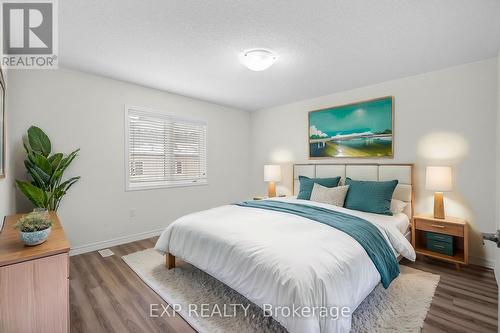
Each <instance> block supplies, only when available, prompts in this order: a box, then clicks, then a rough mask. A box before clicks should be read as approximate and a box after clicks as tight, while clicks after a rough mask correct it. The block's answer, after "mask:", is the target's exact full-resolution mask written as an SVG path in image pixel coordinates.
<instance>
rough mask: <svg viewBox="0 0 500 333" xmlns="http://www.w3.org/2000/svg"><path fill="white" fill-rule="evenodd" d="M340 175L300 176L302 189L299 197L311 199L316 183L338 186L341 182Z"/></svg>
mask: <svg viewBox="0 0 500 333" xmlns="http://www.w3.org/2000/svg"><path fill="white" fill-rule="evenodd" d="M339 181H340V177H334V178H309V177H306V176H299V182H300V190H299V194H298V195H297V199H303V200H309V199H311V193H312V190H313V186H314V183H317V184H320V185H323V186H325V187H336V186H337V185H338V184H339Z"/></svg>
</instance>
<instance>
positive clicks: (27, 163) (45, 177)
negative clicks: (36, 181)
mask: <svg viewBox="0 0 500 333" xmlns="http://www.w3.org/2000/svg"><path fill="white" fill-rule="evenodd" d="M24 166H25V167H26V169H28V170H31V171H32V172H36V173H37V174H38V176H39V177H40V178H41V180H42V181H43V182H44V183H45V185H46V186H50V179H51V176H50V175H49V174H47V173H46V172H45V171H43V170H42V169H40V168H39V167H38V166H37V165H35V164H34V163H33V162H31V161H30V160H29V159H27V160H24Z"/></svg>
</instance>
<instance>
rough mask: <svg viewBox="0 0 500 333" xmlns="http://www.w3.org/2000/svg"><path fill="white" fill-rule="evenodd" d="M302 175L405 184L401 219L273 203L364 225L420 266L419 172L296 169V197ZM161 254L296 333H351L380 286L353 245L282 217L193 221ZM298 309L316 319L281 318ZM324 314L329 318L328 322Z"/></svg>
mask: <svg viewBox="0 0 500 333" xmlns="http://www.w3.org/2000/svg"><path fill="white" fill-rule="evenodd" d="M300 175H305V176H309V177H333V176H341V177H343V179H345V177H350V178H352V179H359V180H392V179H398V181H399V184H398V186H397V187H396V190H395V191H394V195H393V198H397V199H399V200H402V201H405V202H407V203H408V206H407V209H406V210H405V211H404V212H403V213H401V214H398V215H395V216H387V215H378V214H372V213H365V212H360V211H354V210H349V209H346V208H342V207H336V206H333V205H329V204H322V203H316V202H312V201H306V200H298V199H296V198H294V197H288V198H274V199H271V200H269V201H271V202H274V204H276V202H280V203H281V204H294V205H302V206H303V207H311V209H326V210H328V211H331V212H335V214H347V215H349V216H352V217H353V218H354V217H357V218H361V219H363V220H365V221H368V222H369V224H370V225H373V226H375V227H376V229H377V230H378V231H380V234H382V235H383V238H384V240H385V242H386V245H388V246H389V247H390V249H391V254H389V256H390V255H394V257H398V256H402V257H406V258H408V259H410V260H414V259H415V252H414V250H413V248H412V246H411V244H410V243H409V241H408V238H407V237H408V233H407V232H406V231H407V229H408V226H409V221H410V218H411V214H412V197H413V196H412V192H413V191H412V190H413V186H412V185H413V167H412V165H378V164H366V165H355V164H307V165H301V164H296V165H294V177H293V178H294V179H293V183H294V185H293V187H294V192H295V193H296V192H297V188H298V177H299V176H300ZM405 236H406V237H405ZM155 248H156V249H157V250H158V251H160V252H161V253H163V254H165V255H166V261H167V265H168V266H170V267H173V266H174V265H175V257H179V258H181V259H183V260H184V261H186V262H189V263H191V264H193V265H194V266H196V267H198V268H199V269H201V270H203V271H205V272H206V273H208V274H210V275H212V276H214V277H215V278H217V279H218V280H219V281H221V282H223V283H225V284H226V285H228V286H229V287H231V288H232V289H234V290H236V291H237V292H239V293H240V294H241V295H243V296H245V297H246V298H247V299H249V300H250V301H252V302H253V303H255V304H256V305H258V306H260V307H261V308H263V309H265V310H266V311H268V314H269V315H271V316H272V317H273V318H274V319H275V320H277V321H278V322H279V323H280V324H281V325H282V326H284V327H285V328H286V329H287V330H288V331H289V332H290V333H299V332H349V330H350V327H351V316H350V314H351V313H352V312H353V311H354V310H355V309H356V308H357V307H358V306H359V304H360V303H361V302H362V301H363V300H364V299H365V298H366V296H368V295H369V294H370V293H371V292H372V291H373V289H374V288H375V287H376V286H377V285H378V284H379V283H380V281H381V273H380V270H378V266H377V267H376V266H375V265H374V261H373V260H372V259H371V257H369V255H368V254H367V251H366V250H365V248H364V247H363V246H362V245H361V244H360V243H359V242H357V241H356V240H355V239H353V237H351V236H349V235H348V234H346V233H345V232H342V231H340V230H338V229H336V228H332V227H331V226H329V225H325V224H323V223H318V222H316V221H313V220H311V219H308V218H305V217H303V216H297V215H294V214H288V213H284V212H280V211H273V210H265V209H255V208H252V207H242V206H238V205H226V206H221V207H217V208H213V209H209V210H206V211H203V212H198V213H194V214H190V215H186V216H184V217H182V218H180V219H178V220H177V221H175V222H174V223H172V224H171V225H169V226H168V227H167V228H166V230H165V231H164V232H163V233H162V235H161V236H160V238H159V240H158V242H157V244H156V246H155ZM297 307H299V308H305V309H309V310H308V311H311V310H312V311H315V310H314V309H316V312H315V313H314V314H310V313H308V314H307V315H306V316H303V315H299V316H297V315H296V314H295V315H289V314H288V312H286V311H282V309H286V308H288V310H293V309H295V308H297ZM280 309H281V310H280ZM325 309H326V310H328V311H330V313H329V314H327V315H326V316H325V315H321V313H320V311H321V310H325ZM341 309H347V311H346V315H345V316H342V315H339V314H338V313H339V312H338V311H340V310H341ZM332 310H334V311H333V312H335V311H337V315H332V312H331V311H332Z"/></svg>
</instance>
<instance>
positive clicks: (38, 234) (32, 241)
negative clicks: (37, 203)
mask: <svg viewBox="0 0 500 333" xmlns="http://www.w3.org/2000/svg"><path fill="white" fill-rule="evenodd" d="M14 228H16V229H18V230H19V238H20V239H21V240H22V241H23V243H24V244H26V245H28V246H34V245H38V244H42V243H43V242H45V241H46V240H47V238H48V237H49V234H50V231H51V230H52V221H51V219H50V217H49V214H48V213H46V212H42V211H34V212H32V213H29V214H26V215H23V216H22V217H21V218H20V219H19V221H17V223H16V224H15V225H14Z"/></svg>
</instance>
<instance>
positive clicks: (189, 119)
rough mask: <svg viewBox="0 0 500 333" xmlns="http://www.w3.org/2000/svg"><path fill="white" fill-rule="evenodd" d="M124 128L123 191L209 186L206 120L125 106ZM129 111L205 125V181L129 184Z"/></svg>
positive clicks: (141, 107) (146, 108)
mask: <svg viewBox="0 0 500 333" xmlns="http://www.w3.org/2000/svg"><path fill="white" fill-rule="evenodd" d="M124 109H125V110H124V113H123V114H124V117H123V119H124V128H125V145H124V148H125V149H124V153H125V156H124V161H125V163H124V164H125V165H124V166H125V191H126V192H128V191H143V190H156V189H165V188H175V187H191V186H206V185H208V184H209V181H208V121H207V120H206V119H200V118H194V117H186V116H178V115H176V114H172V113H168V112H165V111H162V110H159V109H153V108H148V107H143V106H135V105H128V104H126V105H125V108H124ZM130 111H139V112H144V113H145V114H147V115H149V116H151V117H155V116H158V118H165V117H172V118H174V119H175V120H178V121H187V122H192V123H199V124H203V125H205V142H206V147H205V155H206V156H205V159H206V177H205V181H200V182H190V183H189V182H186V183H177V184H175V183H171V184H168V183H166V182H161V181H160V182H148V183H135V184H134V183H131V182H130V169H129V167H130V159H129V144H130V122H129V113H130Z"/></svg>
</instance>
